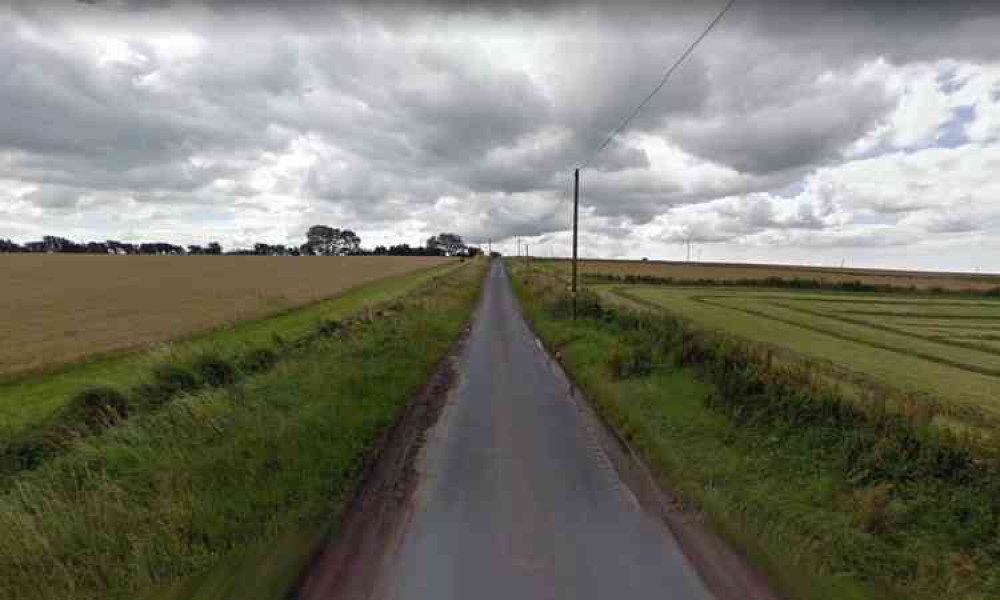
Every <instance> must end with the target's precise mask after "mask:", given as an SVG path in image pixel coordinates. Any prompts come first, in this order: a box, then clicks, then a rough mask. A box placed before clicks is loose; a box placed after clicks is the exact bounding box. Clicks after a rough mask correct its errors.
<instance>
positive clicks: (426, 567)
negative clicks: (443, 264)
mask: <svg viewBox="0 0 1000 600" xmlns="http://www.w3.org/2000/svg"><path fill="white" fill-rule="evenodd" d="M483 294H484V296H483V298H482V304H481V306H480V308H479V312H478V314H477V317H476V319H475V321H474V323H473V325H472V331H471V332H470V337H469V339H468V341H467V343H466V346H465V349H464V351H463V354H462V356H461V357H460V359H459V368H458V373H459V379H458V381H457V383H456V387H455V388H454V389H453V392H452V395H451V397H450V398H449V401H448V404H447V405H446V407H445V409H444V412H443V413H442V415H441V418H440V419H439V421H438V423H437V424H436V425H435V426H434V428H433V429H432V430H431V431H430V432H429V436H428V440H427V443H426V444H425V446H424V448H423V451H422V454H421V456H420V458H419V462H418V466H417V468H418V471H419V473H420V480H419V483H418V485H417V489H416V491H415V493H414V498H413V502H412V503H411V506H412V509H411V513H410V514H409V515H408V518H407V521H406V523H405V524H404V529H403V531H402V534H401V537H400V538H399V542H398V545H397V546H396V547H395V548H390V549H386V552H387V556H385V557H384V558H383V561H382V566H381V568H380V573H379V575H378V576H377V583H376V586H375V590H374V593H373V596H374V597H377V598H387V599H393V600H404V599H405V600H449V599H463V600H466V599H469V598H477V599H484V600H487V599H492V598H497V599H500V598H502V599H504V600H510V599H518V600H534V599H543V598H574V599H588V598H601V599H607V598H614V599H620V600H626V599H643V598H659V599H665V598H669V599H675V600H701V599H708V598H711V596H710V594H709V593H708V592H707V591H706V589H705V587H704V586H703V584H702V582H701V580H700V579H699V577H698V575H697V574H696V573H695V571H694V570H693V568H692V567H691V565H690V564H689V562H688V561H687V560H686V559H685V557H684V556H683V555H682V554H681V551H680V550H679V548H678V546H677V543H676V541H675V539H674V537H673V536H672V535H671V533H670V531H669V530H668V529H667V528H666V526H665V525H664V524H663V522H662V520H661V519H659V518H657V517H656V516H654V515H651V514H646V513H645V512H643V511H642V509H641V508H640V507H639V505H638V503H637V502H636V500H635V498H634V497H633V496H632V494H631V492H630V491H629V489H628V488H627V487H626V486H625V485H624V484H623V483H622V481H621V480H620V479H619V477H618V474H617V472H616V471H615V469H614V467H613V466H612V464H611V462H610V461H609V459H608V457H607V456H606V455H605V454H604V452H603V451H602V450H601V447H600V444H599V443H598V439H597V437H596V432H595V431H594V425H593V423H591V422H589V421H588V420H587V419H586V418H585V417H584V413H583V412H582V411H581V410H580V407H579V406H578V405H577V402H578V401H582V400H577V399H574V398H573V397H572V396H571V395H570V393H569V387H568V385H567V382H566V380H565V379H564V378H563V376H562V375H561V374H560V373H559V372H558V371H557V370H556V369H553V367H552V366H551V365H550V359H549V357H548V355H547V354H546V353H545V351H544V350H542V349H541V347H540V346H539V344H538V342H537V341H536V339H535V337H534V335H533V334H532V333H531V331H530V330H529V329H528V326H527V325H526V323H525V322H524V320H523V318H522V317H521V314H520V312H519V310H518V308H517V304H516V302H515V300H514V296H513V292H512V290H511V287H510V283H509V280H508V278H507V274H506V273H505V271H504V268H503V264H502V263H501V262H500V261H494V262H493V265H492V267H491V269H490V272H489V274H488V276H487V280H486V282H485V288H484V291H483Z"/></svg>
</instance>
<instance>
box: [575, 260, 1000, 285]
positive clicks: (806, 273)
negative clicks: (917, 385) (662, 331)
mask: <svg viewBox="0 0 1000 600" xmlns="http://www.w3.org/2000/svg"><path fill="white" fill-rule="evenodd" d="M559 262H560V263H562V262H563V261H559ZM565 266H566V268H567V269H568V268H569V261H565ZM580 273H581V274H583V275H588V274H601V275H618V276H626V275H639V276H649V277H660V278H668V277H669V278H673V279H676V280H685V281H697V280H699V279H711V280H714V281H740V280H762V279H767V278H770V277H778V278H782V279H796V278H797V279H808V280H817V281H821V282H823V283H830V284H834V283H846V282H855V281H859V282H861V283H864V284H869V285H890V286H894V287H907V288H908V287H911V286H912V287H915V288H918V289H926V290H929V289H933V288H940V289H944V290H980V291H987V290H993V289H997V288H1000V275H978V274H971V273H931V272H917V271H896V270H887V269H839V268H834V267H805V266H796V265H753V264H728V263H687V262H667V261H648V262H642V261H618V260H585V261H581V262H580Z"/></svg>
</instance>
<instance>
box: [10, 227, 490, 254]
mask: <svg viewBox="0 0 1000 600" xmlns="http://www.w3.org/2000/svg"><path fill="white" fill-rule="evenodd" d="M14 252H21V253H45V254H53V253H59V254H154V255H175V256H176V255H212V254H216V255H218V254H243V255H257V256H364V255H377V256H475V255H477V254H482V251H481V250H480V249H479V248H475V247H470V246H467V245H466V244H465V242H463V241H462V237H461V236H459V235H456V234H454V233H441V234H439V235H435V236H433V237H431V238H429V239H428V240H427V243H426V244H425V245H424V246H422V247H420V246H417V247H411V246H410V245H409V244H396V245H394V246H389V247H386V246H376V247H375V249H374V250H369V249H366V248H363V247H362V246H361V237H360V236H358V234H356V233H354V232H353V231H351V230H350V229H338V228H335V227H328V226H326V225H313V226H312V227H310V228H309V230H308V231H307V232H306V241H305V243H303V244H301V245H299V246H294V245H292V246H286V245H285V244H266V243H255V244H253V246H252V247H250V248H245V249H234V250H230V251H228V252H226V251H224V250H223V248H222V244H220V243H218V242H210V243H208V244H206V245H204V246H201V245H197V244H193V245H189V246H187V247H184V246H178V245H176V244H167V243H164V242H154V243H141V244H133V243H129V242H119V241H116V240H106V241H103V242H83V243H79V242H74V241H72V240H68V239H66V238H63V237H57V236H52V235H47V236H44V237H43V238H42V239H41V240H40V241H37V242H27V243H24V244H18V243H16V242H13V241H11V240H6V239H2V238H0V254H5V253H6V254H9V253H14Z"/></svg>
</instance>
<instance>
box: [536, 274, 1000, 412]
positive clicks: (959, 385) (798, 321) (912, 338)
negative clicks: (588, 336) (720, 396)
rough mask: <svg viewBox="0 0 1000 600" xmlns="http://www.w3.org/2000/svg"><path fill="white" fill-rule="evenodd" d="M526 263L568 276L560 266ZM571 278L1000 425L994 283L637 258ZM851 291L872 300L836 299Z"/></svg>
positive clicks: (615, 298) (835, 377)
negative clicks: (665, 261)
mask: <svg viewBox="0 0 1000 600" xmlns="http://www.w3.org/2000/svg"><path fill="white" fill-rule="evenodd" d="M536 265H537V266H538V268H542V269H546V270H549V271H550V272H552V273H553V274H557V275H559V276H562V277H566V276H567V274H568V267H569V265H568V263H567V262H563V261H538V262H537V263H536ZM580 273H581V274H582V275H581V276H582V278H583V282H584V284H585V285H586V286H588V287H590V288H591V289H594V290H596V291H598V293H600V294H601V295H602V296H603V297H604V298H605V299H606V300H608V301H611V302H615V303H619V304H627V305H630V306H632V307H642V308H645V309H650V308H652V309H655V310H661V311H667V312H668V313H670V314H674V315H677V316H679V317H682V318H684V319H685V320H688V321H690V322H692V323H694V324H695V325H697V326H698V327H701V328H704V329H708V330H712V331H718V332H722V333H725V334H729V335H732V336H736V337H738V338H740V339H743V340H749V341H752V342H754V343H757V344H760V345H764V346H766V347H768V348H771V349H772V350H774V351H775V353H776V355H777V356H780V357H782V358H784V359H785V360H786V361H790V362H796V361H802V360H805V361H808V362H809V363H810V364H812V365H814V366H816V367H819V370H820V371H821V372H823V373H824V374H825V376H826V377H827V379H828V380H829V381H832V382H835V383H837V384H839V385H842V386H845V387H849V388H851V387H853V388H864V387H867V386H871V385H875V386H878V387H883V388H889V389H892V390H895V391H898V392H901V393H902V394H904V395H906V396H908V397H910V398H914V399H917V400H920V401H921V402H924V403H926V404H933V405H934V406H936V407H937V408H939V409H940V412H941V417H942V419H952V418H958V419H960V420H962V421H965V422H966V423H968V424H978V425H982V424H983V421H984V419H985V420H988V421H990V422H991V423H992V422H1000V403H998V402H997V393H998V391H1000V298H998V297H997V296H996V293H995V290H996V289H997V285H998V284H1000V277H998V276H995V275H971V274H954V273H922V272H907V271H887V270H861V269H826V268H819V267H816V268H813V267H798V266H793V267H786V266H780V265H775V266H764V265H723V264H719V265H713V264H693V263H661V262H635V261H632V262H627V261H581V263H580ZM626 283H629V284H627V285H625V284H626ZM648 283H653V284H652V285H651V284H648ZM771 285H776V286H777V287H769V286H771ZM852 286H858V287H862V288H864V287H865V286H870V287H871V289H877V290H880V291H877V292H874V291H873V292H845V291H841V290H843V289H852ZM789 288H796V289H789ZM854 384H858V385H854Z"/></svg>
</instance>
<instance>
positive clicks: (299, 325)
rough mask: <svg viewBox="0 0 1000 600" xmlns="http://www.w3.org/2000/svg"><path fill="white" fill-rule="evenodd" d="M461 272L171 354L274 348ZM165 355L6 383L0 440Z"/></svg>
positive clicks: (213, 335) (215, 337)
mask: <svg viewBox="0 0 1000 600" xmlns="http://www.w3.org/2000/svg"><path fill="white" fill-rule="evenodd" d="M456 266H457V265H456V264H452V265H445V266H443V267H435V268H432V269H427V270H424V271H418V272H415V273H408V274H406V275H402V276H399V277H392V278H388V279H383V280H379V281H376V282H373V283H370V284H367V285H364V286H360V287H357V288H354V289H351V290H349V291H347V292H345V293H344V294H341V295H338V296H336V297H334V298H330V299H327V300H322V301H320V302H316V303H314V304H311V305H308V306H304V307H300V308H295V309H291V310H288V311H286V312H283V313H281V314H278V315H274V316H270V317H267V318H264V319H259V320H255V321H241V322H237V323H234V324H232V325H230V326H228V327H224V328H221V329H217V330H214V331H210V332H206V333H202V334H199V335H197V336H194V337H191V338H187V339H184V340H177V341H175V342H173V343H172V344H170V350H169V352H173V353H185V354H189V355H194V354H198V353H201V352H209V351H211V352H216V353H222V354H230V353H233V352H236V351H246V350H248V349H251V348H255V347H262V346H266V345H269V344H271V343H272V342H273V339H274V336H275V335H280V336H283V337H287V338H294V337H299V336H301V335H303V334H304V333H305V332H307V331H308V330H309V329H310V328H312V327H313V326H314V325H315V324H316V323H317V322H318V321H319V320H321V319H342V318H344V317H345V316H347V315H349V314H351V313H355V312H357V311H359V310H364V309H365V307H368V306H372V305H374V304H377V303H380V302H384V301H386V300H389V299H392V298H396V297H399V296H402V295H404V294H406V293H408V292H410V291H412V290H414V289H416V288H417V287H419V286H421V285H423V284H424V283H426V282H427V281H429V280H430V279H432V278H434V277H436V276H438V275H441V274H442V273H446V272H448V271H449V270H451V269H454V268H456ZM164 352H165V350H164V345H158V346H157V347H155V348H153V349H151V350H147V351H143V352H133V353H128V354H118V355H111V356H103V357H99V358H95V359H92V360H89V361H85V362H80V363H74V364H69V365H65V366H62V367H59V368H56V369H52V370H48V371H42V372H31V373H26V374H21V375H8V376H6V377H3V378H0V438H2V437H4V436H6V435H10V434H14V433H17V432H18V431H20V430H22V429H24V428H25V427H26V426H28V425H30V424H32V423H36V422H38V421H41V420H43V419H45V418H47V417H49V416H50V415H52V414H53V413H54V412H55V411H56V410H58V409H59V407H61V406H62V405H63V404H64V403H65V402H66V401H67V400H68V399H69V398H70V397H71V396H72V395H73V394H75V393H76V392H78V391H79V390H81V389H83V388H85V387H87V386H89V385H93V384H95V383H100V384H106V385H117V386H120V387H129V386H132V385H135V384H137V383H139V382H141V381H142V380H143V379H145V378H146V377H148V375H149V372H150V370H151V369H152V368H153V366H154V365H155V364H157V363H159V362H161V361H162V360H163V356H162V354H164Z"/></svg>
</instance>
